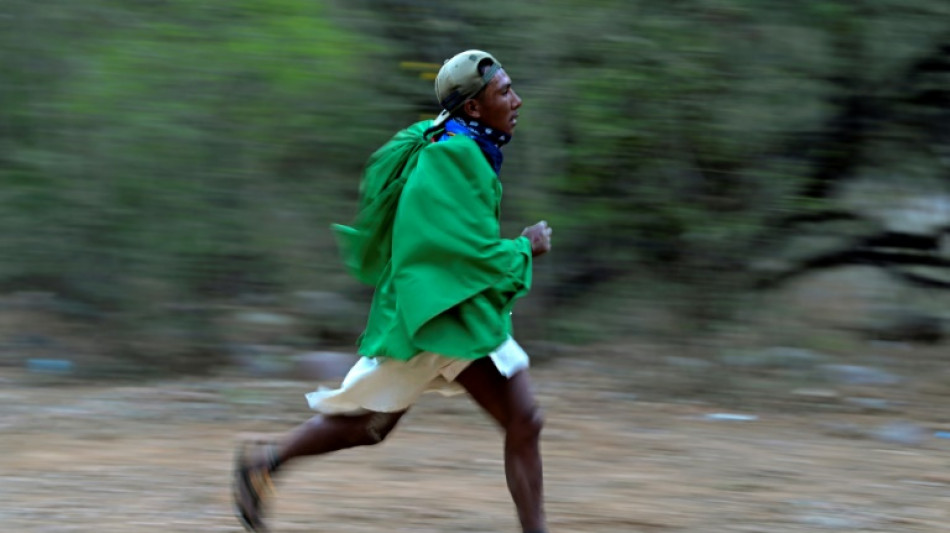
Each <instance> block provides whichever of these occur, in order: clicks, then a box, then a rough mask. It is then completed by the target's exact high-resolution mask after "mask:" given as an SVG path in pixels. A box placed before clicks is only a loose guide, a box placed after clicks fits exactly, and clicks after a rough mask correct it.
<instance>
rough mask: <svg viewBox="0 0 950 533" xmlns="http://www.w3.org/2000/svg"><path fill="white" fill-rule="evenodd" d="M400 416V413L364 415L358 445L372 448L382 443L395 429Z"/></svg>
mask: <svg viewBox="0 0 950 533" xmlns="http://www.w3.org/2000/svg"><path fill="white" fill-rule="evenodd" d="M401 416H402V413H372V414H369V415H366V423H365V424H364V426H363V435H361V437H362V439H361V442H360V444H362V445H364V446H372V445H374V444H379V443H380V442H383V440H385V439H386V437H387V436H388V435H389V433H390V432H392V430H393V428H395V427H396V422H398V421H399V419H400V418H401Z"/></svg>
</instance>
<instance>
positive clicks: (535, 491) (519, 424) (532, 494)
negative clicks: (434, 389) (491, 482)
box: [457, 357, 547, 533]
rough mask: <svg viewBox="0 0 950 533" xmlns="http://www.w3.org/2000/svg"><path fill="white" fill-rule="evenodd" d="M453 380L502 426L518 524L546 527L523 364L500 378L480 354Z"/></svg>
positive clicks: (532, 532) (533, 407)
mask: <svg viewBox="0 0 950 533" xmlns="http://www.w3.org/2000/svg"><path fill="white" fill-rule="evenodd" d="M457 381H458V383H459V384H461V385H462V386H463V387H465V390H466V391H468V393H469V394H470V395H471V396H472V399H474V400H475V402H476V403H478V405H480V406H481V407H482V408H483V409H484V410H485V411H487V412H488V414H489V415H491V417H492V418H494V419H495V421H497V422H498V424H499V425H500V426H501V428H502V430H504V432H505V478H506V480H507V482H508V490H509V491H510V492H511V497H512V500H514V503H515V507H516V508H517V510H518V519H519V520H520V521H521V528H522V530H523V531H524V532H525V533H544V532H546V531H547V525H546V523H545V518H544V494H543V474H542V468H541V451H540V447H539V440H540V436H541V428H542V426H543V420H542V417H541V413H540V411H539V409H538V407H537V404H536V403H535V400H534V394H533V393H532V391H531V378H530V377H529V375H528V372H527V370H522V371H520V372H518V373H517V374H515V375H514V376H512V377H511V378H505V377H504V376H503V375H501V374H500V373H499V372H498V369H496V368H495V365H494V363H493V362H492V361H491V359H489V358H487V357H485V358H482V359H479V360H477V361H475V362H474V363H472V364H471V365H470V366H469V367H468V368H466V369H465V371H464V372H462V374H461V375H459V377H458V378H457Z"/></svg>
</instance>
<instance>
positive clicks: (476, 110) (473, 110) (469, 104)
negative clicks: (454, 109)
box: [462, 98, 482, 118]
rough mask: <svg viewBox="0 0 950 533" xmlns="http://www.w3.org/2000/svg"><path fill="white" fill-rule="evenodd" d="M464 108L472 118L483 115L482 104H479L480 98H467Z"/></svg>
mask: <svg viewBox="0 0 950 533" xmlns="http://www.w3.org/2000/svg"><path fill="white" fill-rule="evenodd" d="M462 110H463V111H465V114H466V115H468V116H470V117H472V118H481V117H482V111H481V106H480V105H478V100H475V99H474V98H472V99H469V100H466V101H465V103H464V104H462Z"/></svg>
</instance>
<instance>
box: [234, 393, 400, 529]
mask: <svg viewBox="0 0 950 533" xmlns="http://www.w3.org/2000/svg"><path fill="white" fill-rule="evenodd" d="M404 414H406V411H400V412H396V413H376V412H372V413H366V414H361V415H355V416H340V415H337V416H329V415H317V416H314V417H313V418H311V419H310V420H308V421H306V422H304V423H303V424H301V425H299V426H298V427H297V428H296V429H294V430H293V431H291V432H290V433H288V434H287V435H286V436H285V437H283V438H280V439H277V440H274V441H269V442H265V443H262V445H260V446H257V447H256V448H255V449H254V450H252V452H251V454H250V456H247V457H239V459H238V464H237V465H236V468H235V487H234V491H235V492H234V498H235V504H236V506H237V508H238V516H239V517H240V519H241V521H242V522H243V523H244V525H245V527H246V528H247V529H248V530H250V531H266V528H265V526H264V523H263V521H262V517H261V511H262V509H261V508H262V507H263V505H264V503H265V502H264V499H265V498H266V497H267V494H266V492H267V491H268V490H269V487H270V485H271V481H270V478H271V475H272V474H273V473H274V472H275V471H276V470H277V469H278V468H279V467H281V466H283V465H284V464H286V463H287V462H288V461H290V460H291V459H296V458H299V457H307V456H315V455H322V454H325V453H330V452H334V451H338V450H343V449H346V448H352V447H355V446H371V445H373V444H378V443H380V442H382V441H383V439H385V438H386V436H387V435H389V433H390V432H391V431H392V430H393V428H394V427H396V423H397V422H399V419H400V418H402V416H403V415H404Z"/></svg>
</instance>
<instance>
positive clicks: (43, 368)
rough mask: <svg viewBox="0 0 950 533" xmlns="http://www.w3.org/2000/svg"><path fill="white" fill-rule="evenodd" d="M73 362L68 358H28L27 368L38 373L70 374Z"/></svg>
mask: <svg viewBox="0 0 950 533" xmlns="http://www.w3.org/2000/svg"><path fill="white" fill-rule="evenodd" d="M73 366H74V365H73V362H72V361H70V360H68V359H27V361H26V368H27V370H29V371H30V372H36V373H38V374H69V373H70V372H72V371H73Z"/></svg>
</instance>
